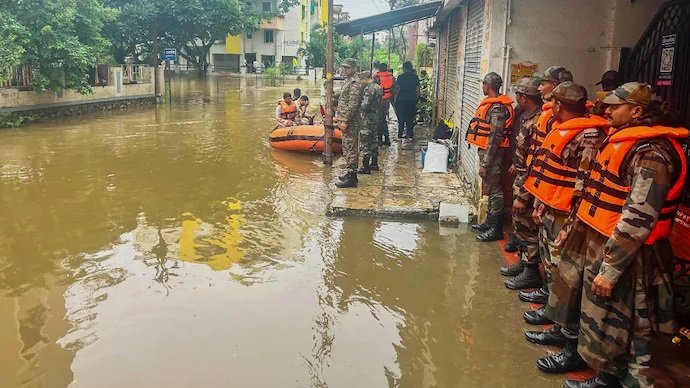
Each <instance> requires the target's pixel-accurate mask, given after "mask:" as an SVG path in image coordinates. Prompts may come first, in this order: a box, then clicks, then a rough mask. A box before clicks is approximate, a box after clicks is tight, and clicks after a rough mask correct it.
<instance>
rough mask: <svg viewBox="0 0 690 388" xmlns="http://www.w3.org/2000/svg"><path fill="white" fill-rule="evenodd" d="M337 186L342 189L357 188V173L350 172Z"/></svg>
mask: <svg viewBox="0 0 690 388" xmlns="http://www.w3.org/2000/svg"><path fill="white" fill-rule="evenodd" d="M335 185H336V186H338V187H340V188H341V189H342V188H346V187H357V173H354V172H348V173H347V175H345V179H343V180H342V181H340V182H337V183H336V184H335Z"/></svg>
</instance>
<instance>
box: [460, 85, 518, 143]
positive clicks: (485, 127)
mask: <svg viewBox="0 0 690 388" xmlns="http://www.w3.org/2000/svg"><path fill="white" fill-rule="evenodd" d="M496 104H501V105H503V106H505V107H506V108H507V109H508V119H507V120H506V123H505V128H504V129H503V139H501V143H500V144H499V146H500V147H502V148H508V147H510V135H511V129H512V124H513V121H514V120H515V111H514V109H513V105H512V104H513V100H512V99H511V98H510V97H508V96H506V95H503V94H502V95H500V96H498V97H496V98H490V97H487V98H485V99H483V100H482V102H481V103H480V104H479V107H478V108H477V112H476V113H475V114H474V118H473V119H472V120H470V125H469V127H468V128H467V134H466V135H465V140H467V142H468V143H470V144H474V145H476V146H477V147H478V148H481V149H483V150H485V149H487V148H488V147H489V134H490V133H491V123H490V122H489V121H488V120H487V119H486V115H487V114H488V113H489V110H490V109H491V107H492V106H494V105H496Z"/></svg>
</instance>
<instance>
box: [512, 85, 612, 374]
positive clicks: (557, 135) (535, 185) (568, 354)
mask: <svg viewBox="0 0 690 388" xmlns="http://www.w3.org/2000/svg"><path fill="white" fill-rule="evenodd" d="M552 94H553V98H554V103H553V107H552V111H553V117H554V119H556V120H557V121H558V122H559V124H558V125H556V126H555V127H554V129H553V130H552V131H551V132H550V133H549V134H548V135H547V136H546V138H545V140H544V143H543V145H542V148H541V150H540V151H539V152H538V154H537V156H536V157H535V158H534V160H533V161H532V165H531V168H530V171H529V174H528V177H527V179H526V181H525V184H524V187H525V188H526V189H527V190H528V191H529V192H530V193H531V194H533V195H534V196H535V208H536V210H535V212H534V214H535V215H536V218H537V220H538V221H540V222H541V224H542V233H544V234H545V236H546V243H547V246H548V255H549V257H550V262H549V264H550V266H551V268H549V270H550V271H551V273H552V276H553V278H554V279H555V278H557V277H558V276H559V273H558V265H559V262H560V261H561V247H560V246H559V244H558V243H557V242H556V238H557V236H558V235H559V233H560V232H561V230H562V229H563V228H564V227H568V225H569V222H568V220H569V215H570V213H571V212H572V209H574V204H576V203H577V201H578V200H579V198H580V197H581V195H582V190H583V187H584V181H585V179H586V178H587V177H588V175H589V171H590V169H591V165H592V162H593V160H594V158H595V156H596V153H597V150H598V148H599V145H600V144H601V143H602V142H603V140H604V139H605V137H606V132H607V130H608V123H607V122H606V120H604V119H602V118H601V117H599V116H595V115H589V114H588V110H587V90H586V89H585V88H584V87H582V86H581V85H578V84H576V83H573V82H569V81H568V82H563V83H561V84H560V85H558V86H557V87H556V88H555V89H554V90H553V92H552ZM559 291H560V289H559V288H557V287H552V289H551V292H550V294H549V301H551V300H556V299H557V298H560V297H561V295H560V294H559ZM549 305H551V304H549ZM524 319H525V321H527V323H531V324H544V323H548V322H549V321H554V322H556V323H557V324H558V325H556V326H555V327H554V328H552V329H549V330H547V331H545V332H541V331H536V332H527V333H526V334H525V335H526V337H527V339H528V340H529V341H531V342H535V343H539V344H545V345H561V346H563V350H562V351H561V352H560V353H557V354H555V355H552V356H548V357H544V358H541V359H539V360H538V361H537V367H538V368H539V369H541V370H542V371H544V372H548V373H565V372H569V371H574V370H579V369H584V368H586V367H587V365H586V364H585V362H584V361H583V360H582V358H581V357H580V356H579V355H578V353H577V334H578V332H577V327H573V326H572V325H569V321H568V316H567V315H566V316H563V315H561V314H557V312H556V311H552V310H548V311H547V310H546V309H545V308H540V309H537V310H534V311H528V312H526V313H525V314H524Z"/></svg>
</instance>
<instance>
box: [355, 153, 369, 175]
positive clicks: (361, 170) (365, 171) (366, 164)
mask: <svg viewBox="0 0 690 388" xmlns="http://www.w3.org/2000/svg"><path fill="white" fill-rule="evenodd" d="M357 174H364V175H369V174H371V168H370V167H369V157H368V156H367V157H364V158H362V167H360V168H359V170H357Z"/></svg>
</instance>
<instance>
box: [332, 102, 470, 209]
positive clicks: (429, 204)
mask: <svg viewBox="0 0 690 388" xmlns="http://www.w3.org/2000/svg"><path fill="white" fill-rule="evenodd" d="M391 112H393V111H392V110H391ZM391 116H392V120H391V123H390V130H391V132H392V133H393V136H395V133H396V132H397V122H396V121H395V116H394V115H393V113H391ZM393 138H394V137H392V139H393ZM430 138H431V130H430V128H429V127H428V126H424V125H418V126H416V127H415V140H414V142H411V143H401V142H398V141H392V144H391V146H390V147H380V148H379V151H380V155H379V159H380V163H379V164H380V167H381V171H379V172H372V174H371V175H359V176H358V179H359V184H358V187H357V188H348V189H341V190H336V191H335V194H334V197H333V201H332V202H331V204H330V206H329V208H328V214H330V215H335V216H339V215H357V216H379V217H380V216H383V217H398V218H406V219H415V218H429V219H437V218H438V213H439V204H440V203H441V202H447V203H453V204H461V205H466V206H467V207H468V208H471V207H472V206H471V205H470V202H469V199H468V198H469V197H468V196H467V195H466V194H465V191H464V190H463V185H462V183H461V181H460V178H459V177H458V175H457V174H455V173H453V172H452V171H449V172H448V173H428V172H422V162H421V154H422V152H421V150H422V147H424V146H426V145H427V143H428V141H429V139H430ZM334 167H335V169H336V174H337V175H343V174H345V172H346V169H345V162H344V160H343V158H339V159H338V160H337V161H336V162H335V164H334Z"/></svg>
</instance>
